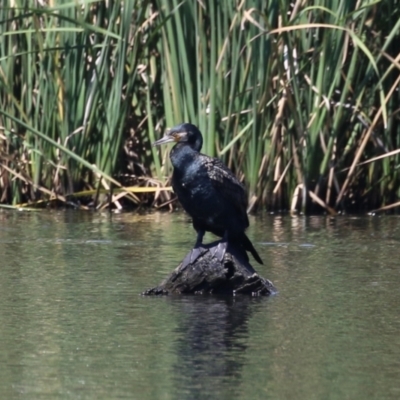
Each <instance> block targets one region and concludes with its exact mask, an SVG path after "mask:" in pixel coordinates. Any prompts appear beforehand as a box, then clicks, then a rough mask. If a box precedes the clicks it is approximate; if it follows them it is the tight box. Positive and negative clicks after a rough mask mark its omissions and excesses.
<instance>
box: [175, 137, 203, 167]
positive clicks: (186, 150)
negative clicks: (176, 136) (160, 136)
mask: <svg viewBox="0 0 400 400" xmlns="http://www.w3.org/2000/svg"><path fill="white" fill-rule="evenodd" d="M200 148H201V146H200ZM198 154H199V150H197V149H196V148H195V146H193V145H190V144H189V143H187V142H184V143H177V144H176V145H175V146H174V147H173V148H172V150H171V154H170V158H171V162H172V165H173V166H174V168H178V169H180V168H185V167H186V166H187V165H188V164H189V163H191V161H192V160H193V158H194V157H196V155H198Z"/></svg>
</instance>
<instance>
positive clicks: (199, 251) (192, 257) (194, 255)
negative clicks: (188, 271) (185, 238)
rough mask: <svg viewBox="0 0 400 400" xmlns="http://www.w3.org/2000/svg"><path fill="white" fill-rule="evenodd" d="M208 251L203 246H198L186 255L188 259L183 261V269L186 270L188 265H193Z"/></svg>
mask: <svg viewBox="0 0 400 400" xmlns="http://www.w3.org/2000/svg"><path fill="white" fill-rule="evenodd" d="M206 251H207V249H205V248H204V247H201V246H196V247H195V248H193V249H192V250H190V251H189V253H187V254H186V257H185V258H184V259H183V261H182V268H186V267H187V266H188V265H190V264H193V263H194V262H195V261H196V260H197V259H198V258H199V257H200V256H202V255H203V254H204V253H205V252H206Z"/></svg>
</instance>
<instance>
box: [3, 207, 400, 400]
mask: <svg viewBox="0 0 400 400" xmlns="http://www.w3.org/2000/svg"><path fill="white" fill-rule="evenodd" d="M248 234H249V236H250V237H251V239H252V240H253V242H254V244H255V247H256V248H257V250H258V252H259V253H260V256H261V257H262V258H263V260H264V265H263V266H260V265H257V264H256V263H255V262H254V263H253V266H255V268H256V269H257V270H258V272H259V273H260V274H261V275H263V276H265V277H266V278H268V279H271V280H272V281H273V282H274V284H275V285H276V286H277V288H278V290H279V293H278V294H277V295H276V296H273V297H271V298H242V297H236V298H228V297H214V296H186V297H181V296H168V297H156V298H154V297H142V296H140V295H139V294H140V293H141V292H142V291H143V290H145V289H147V288H150V287H152V286H155V285H156V284H158V283H159V282H160V281H161V280H162V279H163V278H164V277H165V276H166V275H167V274H168V273H169V272H171V270H172V269H173V268H175V266H176V265H177V264H178V262H179V261H180V260H181V259H182V258H183V257H184V255H185V253H186V251H187V250H188V249H190V247H191V246H192V245H193V242H194V240H195V234H194V232H193V230H192V227H191V225H190V223H189V220H188V218H187V217H186V216H185V215H184V214H183V213H174V214H170V213H161V212H159V213H151V214H142V215H137V214H133V213H132V214H121V215H112V216H110V215H109V214H91V213H80V212H76V211H72V212H49V211H45V212H34V213H16V212H0V266H1V274H0V337H1V340H0V398H4V399H42V398H43V399H45V398H46V399H117V398H118V399H141V400H142V399H143V400H146V399H178V398H179V399H296V400H297V399H352V400H354V399H355V400H357V399H363V400H364V399H366V398H367V399H393V400H394V399H396V400H397V399H398V398H400V379H399V377H400V313H399V304H400V268H399V248H400V246H399V245H400V219H399V218H398V217H393V216H391V217H338V218H335V219H332V218H329V217H309V218H305V217H295V218H293V217H289V216H287V217H286V216H285V217H276V216H270V215H258V216H257V217H252V218H251V227H250V229H249V231H248ZM212 239H213V237H212V236H211V235H210V236H206V240H212Z"/></svg>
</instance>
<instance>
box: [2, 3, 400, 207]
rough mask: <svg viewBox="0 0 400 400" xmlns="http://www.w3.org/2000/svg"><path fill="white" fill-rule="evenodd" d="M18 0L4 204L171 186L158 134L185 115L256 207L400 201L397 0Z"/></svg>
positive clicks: (8, 48) (5, 62) (11, 47)
mask: <svg viewBox="0 0 400 400" xmlns="http://www.w3.org/2000/svg"><path fill="white" fill-rule="evenodd" d="M12 4H13V5H12V6H9V7H3V8H1V9H0V21H2V22H0V24H1V25H0V27H1V32H2V37H3V39H2V41H0V85H1V89H2V90H1V93H0V125H1V126H2V127H3V128H2V129H3V130H2V131H0V147H1V153H0V188H1V190H2V191H1V198H0V202H7V203H12V204H19V203H21V202H23V201H30V202H32V201H35V200H39V199H42V198H49V197H51V196H55V197H58V198H61V196H68V195H71V194H74V193H77V192H80V191H82V190H83V191H84V190H89V192H90V190H92V189H95V188H97V191H98V193H100V185H101V187H103V186H104V185H105V182H109V183H108V184H107V185H106V186H107V187H108V185H109V184H110V182H113V185H120V184H125V183H126V184H129V185H131V184H132V183H134V184H135V185H136V186H137V185H142V186H143V185H145V186H157V185H159V184H160V181H164V182H166V183H167V181H166V178H167V177H168V176H169V175H170V172H171V168H170V165H169V162H168V157H167V154H168V149H161V150H159V149H154V148H151V147H150V143H151V142H153V141H154V140H155V139H157V138H158V137H159V136H160V135H162V134H163V132H164V131H165V130H166V129H167V128H168V127H172V126H173V125H175V124H177V123H179V122H183V121H191V122H193V123H195V124H197V125H198V126H199V128H200V130H201V131H202V132H203V134H204V148H203V151H204V152H205V153H207V154H209V155H212V156H219V157H221V158H223V159H224V161H225V162H226V163H227V164H228V165H229V166H230V167H231V168H232V169H233V170H234V171H235V173H236V174H237V175H238V176H239V177H240V179H242V180H243V181H244V182H246V185H247V186H248V189H249V199H250V205H251V207H255V206H258V207H267V208H268V209H270V210H283V209H290V210H291V211H293V212H295V211H300V212H305V213H310V212H318V211H326V212H329V213H335V212H337V211H366V210H373V209H377V208H380V207H386V208H391V207H396V206H397V205H398V204H397V203H398V201H399V200H398V198H399V196H400V193H399V191H400V189H399V188H400V184H399V183H400V180H399V172H398V170H399V168H398V166H399V154H400V150H399V144H400V143H399V142H400V129H399V117H398V115H399V113H398V104H399V92H398V87H399V79H400V78H399V76H400V75H399V68H400V67H399V65H400V56H399V53H398V50H397V45H396V44H397V43H398V42H399V39H400V38H399V32H400V5H399V4H397V2H379V1H371V2H367V1H363V2H358V3H355V2H342V1H339V0H333V1H330V2H328V1H326V0H316V1H314V2H313V3H312V6H308V4H309V2H304V1H300V0H298V1H295V2H289V1H287V0H283V1H279V2H264V1H262V0H244V1H240V2H232V1H220V2H214V1H212V0H205V1H201V2H200V1H191V0H183V1H178V0H168V1H161V0H153V1H145V0H142V1H140V0H135V1H128V2H123V3H122V2H111V3H107V2H103V1H85V2H83V3H81V5H77V4H75V3H65V4H64V3H62V2H56V1H50V2H49V4H48V6H41V5H37V6H36V7H33V8H26V7H25V2H22V1H15V2H14V3H12ZM130 146H131V147H130ZM158 151H161V158H160V157H159V153H158ZM127 176H128V178H126V177H127ZM154 178H156V179H154ZM125 181H126V182H125ZM106 186H105V187H106ZM139 192H140V191H139ZM90 193H91V192H90ZM138 196H139V198H138V197H136V196H134V195H131V199H132V200H133V201H135V202H138V201H140V200H143V199H145V200H147V199H148V197H147V196H144V195H143V194H138ZM169 198H170V195H168V193H167V192H162V193H157V195H156V198H155V199H156V203H157V204H162V203H164V202H165V201H168V200H169Z"/></svg>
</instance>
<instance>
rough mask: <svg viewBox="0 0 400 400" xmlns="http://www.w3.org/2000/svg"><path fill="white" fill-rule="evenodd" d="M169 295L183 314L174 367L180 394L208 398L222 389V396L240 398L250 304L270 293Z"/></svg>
mask: <svg viewBox="0 0 400 400" xmlns="http://www.w3.org/2000/svg"><path fill="white" fill-rule="evenodd" d="M171 301H172V302H173V303H174V305H175V307H176V308H177V309H178V310H179V313H180V314H181V321H180V323H179V326H178V328H177V334H178V337H179V339H178V340H177V343H176V348H177V349H176V351H177V363H176V364H175V366H174V369H175V371H176V372H175V384H176V386H177V387H178V388H180V391H181V393H182V396H183V395H184V394H185V393H186V396H184V398H188V399H205V398H210V396H211V395H213V396H214V398H215V397H216V396H217V394H220V395H221V396H222V397H220V398H229V399H234V398H236V394H237V393H238V389H239V388H240V386H241V385H242V381H241V380H242V368H243V365H244V364H245V360H246V358H245V354H246V349H247V346H248V343H249V340H250V339H249V332H248V322H249V320H250V318H251V314H252V309H253V308H254V305H255V304H256V303H262V302H265V301H267V299H266V298H249V297H243V296H238V297H234V298H231V297H217V298H216V297H215V296H190V297H186V298H179V297H178V298H177V297H175V296H174V297H171ZM227 377H230V384H229V385H228V386H227V385H226V380H227ZM228 394H229V395H228Z"/></svg>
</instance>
